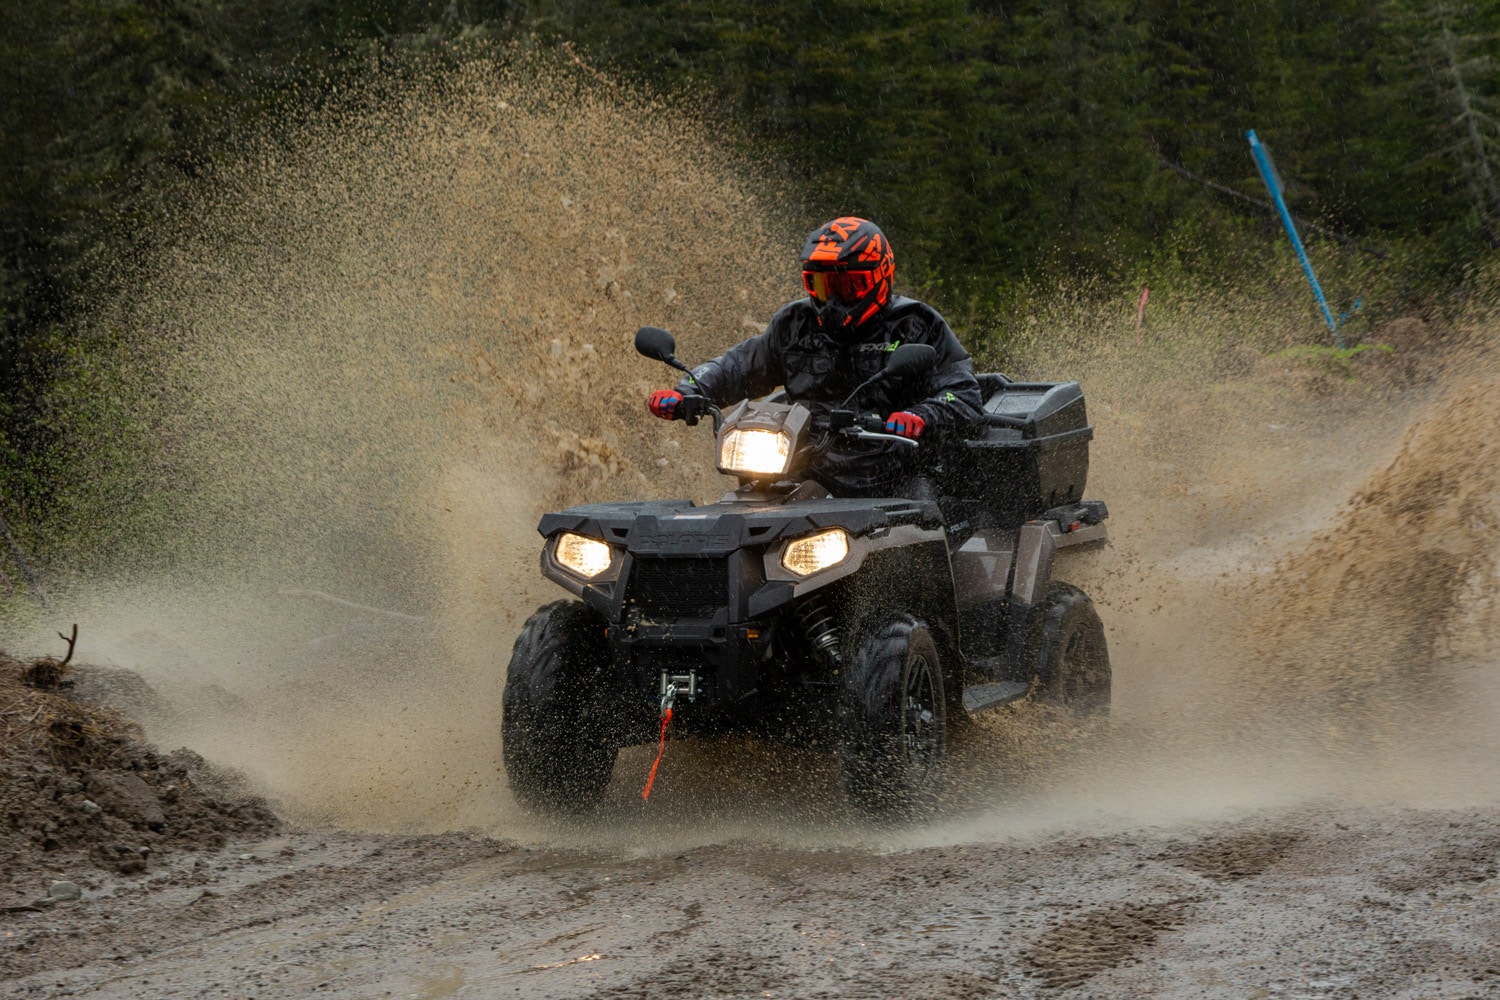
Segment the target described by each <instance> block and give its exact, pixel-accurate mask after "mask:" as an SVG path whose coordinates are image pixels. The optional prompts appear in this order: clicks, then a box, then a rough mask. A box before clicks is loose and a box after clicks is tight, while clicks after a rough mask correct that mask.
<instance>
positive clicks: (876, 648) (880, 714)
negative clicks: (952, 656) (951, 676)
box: [838, 614, 948, 820]
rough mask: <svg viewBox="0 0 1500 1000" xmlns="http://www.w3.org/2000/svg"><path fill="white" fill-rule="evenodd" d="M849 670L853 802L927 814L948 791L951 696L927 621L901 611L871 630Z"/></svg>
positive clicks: (891, 812)
mask: <svg viewBox="0 0 1500 1000" xmlns="http://www.w3.org/2000/svg"><path fill="white" fill-rule="evenodd" d="M851 648H852V650H853V653H852V655H851V656H850V657H849V659H848V660H847V661H846V663H845V665H844V669H843V674H844V691H843V698H842V702H841V705H840V716H841V718H840V735H839V746H838V754H839V761H840V763H841V764H842V769H843V775H844V787H845V788H846V789H847V791H848V793H849V799H850V801H851V802H852V803H853V804H854V805H855V806H856V807H858V808H859V809H861V810H862V811H864V812H866V813H868V814H869V815H871V816H875V817H878V818H881V819H897V820H900V819H919V818H922V817H924V816H927V815H928V814H930V813H931V812H932V811H933V810H934V809H935V808H936V807H937V803H938V800H939V798H940V797H941V796H942V791H943V781H944V776H945V773H946V769H947V759H948V733H947V729H948V700H947V698H946V697H945V694H944V691H943V671H942V664H941V662H940V661H939V660H938V651H937V643H935V642H934V641H933V638H932V634H931V633H930V632H929V631H928V629H927V626H926V625H925V624H923V623H922V622H921V621H919V620H918V619H916V618H913V617H912V616H911V615H907V614H893V615H889V616H887V617H885V618H883V619H880V620H878V621H877V622H876V623H875V624H874V625H873V626H872V627H870V628H868V629H866V630H865V631H864V633H863V635H861V636H860V638H859V639H858V641H856V642H855V643H854V644H853V645H852V647H851Z"/></svg>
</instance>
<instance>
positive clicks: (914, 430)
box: [885, 410, 927, 438]
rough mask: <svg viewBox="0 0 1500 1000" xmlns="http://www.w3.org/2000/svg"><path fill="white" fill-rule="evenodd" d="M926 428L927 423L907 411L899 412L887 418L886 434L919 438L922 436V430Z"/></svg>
mask: <svg viewBox="0 0 1500 1000" xmlns="http://www.w3.org/2000/svg"><path fill="white" fill-rule="evenodd" d="M926 426H927V421H925V420H923V419H922V418H921V417H919V416H917V415H916V414H915V413H908V412H906V411H905V410H897V411H896V412H895V413H892V414H891V415H890V416H888V417H886V418H885V429H886V432H887V433H889V434H900V435H901V436H902V437H909V438H919V437H921V436H922V428H924V427H926Z"/></svg>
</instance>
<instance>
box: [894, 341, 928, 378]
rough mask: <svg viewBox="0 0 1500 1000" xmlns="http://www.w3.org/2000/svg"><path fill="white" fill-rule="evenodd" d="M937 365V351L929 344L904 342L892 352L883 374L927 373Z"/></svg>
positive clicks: (908, 374) (899, 376) (905, 375)
mask: <svg viewBox="0 0 1500 1000" xmlns="http://www.w3.org/2000/svg"><path fill="white" fill-rule="evenodd" d="M936 367H937V351H936V350H934V349H933V348H932V347H931V346H929V345H927V344H902V345H901V346H900V347H898V348H896V349H895V350H894V351H892V352H891V357H890V360H889V361H887V362H886V363H885V368H884V369H883V370H882V374H883V375H884V376H885V377H886V378H905V377H907V376H910V375H926V374H927V373H928V372H930V371H932V370H933V369H934V368H936Z"/></svg>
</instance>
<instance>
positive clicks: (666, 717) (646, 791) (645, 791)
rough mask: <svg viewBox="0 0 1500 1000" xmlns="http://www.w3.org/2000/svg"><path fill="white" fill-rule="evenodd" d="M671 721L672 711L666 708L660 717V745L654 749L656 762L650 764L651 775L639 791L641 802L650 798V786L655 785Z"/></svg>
mask: <svg viewBox="0 0 1500 1000" xmlns="http://www.w3.org/2000/svg"><path fill="white" fill-rule="evenodd" d="M671 721H672V709H671V708H670V707H668V708H667V710H666V711H665V712H663V713H662V716H661V743H660V744H658V745H657V747H656V760H654V761H652V762H651V774H650V775H648V776H647V778H646V787H645V788H642V789H641V801H642V802H645V801H649V800H650V798H651V786H652V785H654V784H656V769H657V768H658V767H660V766H661V755H662V754H664V753H666V751H667V723H669V722H671Z"/></svg>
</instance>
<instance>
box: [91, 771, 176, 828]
mask: <svg viewBox="0 0 1500 1000" xmlns="http://www.w3.org/2000/svg"><path fill="white" fill-rule="evenodd" d="M88 789H89V795H90V796H92V798H93V799H94V801H96V802H97V803H98V804H99V807H100V808H102V809H104V810H105V811H106V812H109V813H110V814H112V815H114V816H118V817H119V818H120V819H123V820H124V821H125V822H127V823H130V824H132V825H134V826H144V827H147V828H148V829H152V830H160V829H162V828H163V827H165V826H166V825H167V817H166V815H165V814H164V813H163V812H162V811H161V802H160V801H159V800H158V799H157V798H156V793H155V792H153V791H152V790H151V786H150V785H148V784H146V782H145V781H143V780H141V778H140V776H139V775H135V774H122V773H105V772H96V773H94V774H92V775H90V776H89V782H88Z"/></svg>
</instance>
